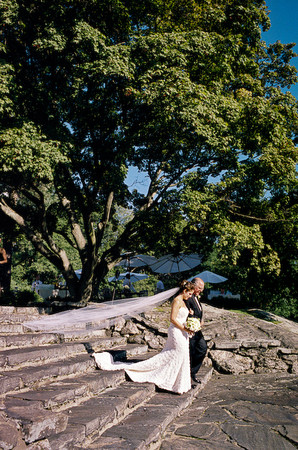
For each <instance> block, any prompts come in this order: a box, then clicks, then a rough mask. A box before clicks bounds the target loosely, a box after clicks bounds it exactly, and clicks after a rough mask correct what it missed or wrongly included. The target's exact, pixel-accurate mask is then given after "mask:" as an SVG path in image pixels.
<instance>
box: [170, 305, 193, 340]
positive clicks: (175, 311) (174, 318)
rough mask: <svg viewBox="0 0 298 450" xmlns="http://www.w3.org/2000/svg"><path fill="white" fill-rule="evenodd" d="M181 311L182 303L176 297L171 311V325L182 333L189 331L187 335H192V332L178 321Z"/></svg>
mask: <svg viewBox="0 0 298 450" xmlns="http://www.w3.org/2000/svg"><path fill="white" fill-rule="evenodd" d="M179 309H180V301H179V298H178V297H176V298H174V300H173V303H172V309H171V316H170V320H171V323H172V324H173V325H175V327H177V328H179V330H181V331H187V333H189V334H192V332H191V331H190V330H188V329H187V328H185V327H184V326H183V325H182V324H181V323H180V322H179V321H178V320H177V316H178V311H179Z"/></svg>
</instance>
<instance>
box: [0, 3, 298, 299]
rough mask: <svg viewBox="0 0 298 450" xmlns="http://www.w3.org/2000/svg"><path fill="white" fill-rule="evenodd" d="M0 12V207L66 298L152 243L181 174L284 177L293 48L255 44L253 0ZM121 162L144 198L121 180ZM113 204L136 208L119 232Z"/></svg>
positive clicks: (261, 12)
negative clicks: (135, 176) (64, 287)
mask: <svg viewBox="0 0 298 450" xmlns="http://www.w3.org/2000/svg"><path fill="white" fill-rule="evenodd" d="M0 12H1V23H2V26H1V28H2V29H1V37H0V40H1V41H0V42H1V84H0V86H1V87H0V89H1V94H2V97H1V101H0V114H1V130H0V131H1V136H0V140H1V141H0V142H1V144H0V145H1V155H0V172H1V202H0V208H1V210H2V212H3V213H5V214H6V215H7V216H9V217H10V218H11V219H12V220H13V221H14V222H15V223H16V224H17V226H18V227H19V229H20V230H21V231H22V232H23V233H25V235H26V236H27V238H28V239H29V240H30V241H31V242H32V244H33V245H34V246H35V248H36V249H37V250H38V251H39V252H40V253H41V254H42V255H44V256H45V257H46V258H47V259H48V260H49V261H50V262H51V263H53V264H54V265H55V266H56V267H57V268H58V269H59V271H61V273H63V275H64V277H65V278H66V281H67V283H68V286H69V289H70V292H71V295H72V296H73V297H74V298H75V299H76V300H83V301H88V300H89V299H90V297H91V295H92V290H94V289H95V288H96V286H97V283H98V281H99V280H100V279H102V278H103V277H104V276H105V275H106V273H107V272H108V270H109V269H110V268H112V267H113V265H114V264H115V263H116V262H117V261H118V260H119V259H120V255H121V252H122V250H123V249H130V250H134V249H138V248H139V246H140V245H141V244H142V245H143V246H144V247H143V248H146V245H149V243H152V245H153V246H154V242H152V235H150V233H149V232H148V230H150V228H151V229H152V228H154V227H155V228H156V226H157V223H158V222H157V221H158V220H159V217H160V218H161V220H162V219H164V217H165V209H166V207H167V204H168V199H169V192H171V189H173V187H174V186H176V185H177V183H178V182H179V181H180V179H181V177H182V175H183V174H185V173H186V172H188V171H196V172H197V173H198V177H199V179H200V188H201V189H203V188H204V186H205V185H206V184H207V183H208V177H209V175H213V176H217V175H220V174H222V173H226V171H230V170H231V169H233V172H234V173H235V174H236V176H237V173H238V172H239V173H240V174H243V172H246V171H248V173H249V171H250V167H251V162H252V161H254V162H255V161H256V160H258V161H259V164H256V166H257V167H259V169H258V170H259V172H258V171H257V172H256V173H257V176H258V177H260V178H261V179H262V180H266V182H267V183H268V189H270V188H271V187H272V186H274V189H275V187H276V186H277V185H278V183H279V182H280V180H281V178H283V177H286V178H287V180H288V182H289V183H292V182H293V177H294V171H295V163H294V144H293V142H292V137H293V133H294V132H295V127H296V126H297V117H296V116H295V114H296V109H295V104H294V99H293V97H291V96H290V95H285V94H282V93H281V92H280V87H284V86H289V85H291V84H292V83H293V82H295V81H296V76H295V70H294V69H293V68H292V67H291V66H290V59H291V57H292V56H293V51H292V47H293V45H291V44H289V45H283V44H279V43H277V44H276V46H271V47H270V48H268V49H267V48H266V47H265V45H264V43H263V42H262V41H261V29H268V27H269V19H268V16H267V12H266V6H265V3H264V2H263V1H261V0H255V1H252V0H246V1H243V0H225V1H220V2H219V1H216V0H201V1H195V0H185V1H181V0H179V1H178V0H171V1H170V0H167V1H162V2H161V1H159V0H147V1H143V2H134V1H125V0H90V1H88V2H82V1H78V0H69V1H65V0H64V1H62V0H57V1H55V2H53V1H49V0H36V1H33V2H32V1H30V2H29V1H22V2H21V1H17V0H5V1H3V2H2V3H1V6H0ZM243 155H244V156H245V157H246V158H247V160H248V162H247V165H244V164H241V163H240V159H241V158H243ZM240 157H241V158H240ZM239 158H240V159H239ZM130 165H133V166H135V167H137V168H138V169H140V170H142V171H145V172H146V173H147V174H148V179H149V181H150V183H149V187H148V192H147V194H146V195H140V194H138V193H137V192H134V193H133V194H131V193H130V192H129V190H128V189H127V186H126V184H125V177H126V174H127V169H128V167H129V166H130ZM256 166H254V167H256ZM239 176H240V175H239ZM120 206H124V207H130V208H132V210H133V214H132V215H131V217H130V220H128V221H127V222H126V223H125V224H124V226H122V227H121V228H118V223H119V220H118V219H119V215H118V214H117V211H118V207H120ZM65 219H67V220H65ZM145 223H146V225H147V227H146V229H144V224H145ZM66 224H67V226H66ZM107 234H108V236H109V239H108V243H107ZM141 241H142V242H141ZM63 242H67V245H68V246H71V247H72V248H74V249H75V250H76V252H77V253H78V255H79V258H80V261H81V265H82V276H81V279H80V280H78V279H77V277H76V276H75V273H74V267H73V265H72V260H71V258H70V256H69V254H68V253H67V251H66V248H67V246H65V245H63ZM152 248H153V247H152Z"/></svg>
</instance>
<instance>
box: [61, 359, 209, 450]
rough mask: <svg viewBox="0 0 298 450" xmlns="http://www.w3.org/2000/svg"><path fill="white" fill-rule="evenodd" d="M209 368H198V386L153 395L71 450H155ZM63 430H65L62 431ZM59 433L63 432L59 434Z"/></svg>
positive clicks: (205, 379)
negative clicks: (117, 421)
mask: <svg viewBox="0 0 298 450" xmlns="http://www.w3.org/2000/svg"><path fill="white" fill-rule="evenodd" d="M212 371H213V369H212V368H206V367H202V368H201V369H200V380H201V384H197V385H196V386H195V387H194V388H193V389H191V390H190V391H188V392H186V393H185V394H182V395H175V394H171V393H168V392H165V391H164V392H162V391H160V392H158V391H157V392H156V393H155V395H153V396H152V397H151V398H150V399H149V401H147V403H146V404H140V405H139V406H138V407H137V408H136V409H135V410H133V411H132V413H131V414H129V415H127V417H126V418H125V419H122V420H121V422H120V421H119V423H117V424H115V425H113V426H112V427H107V429H106V430H104V431H103V432H102V430H100V431H99V434H100V436H99V437H98V438H96V439H94V436H93V439H90V438H89V439H88V436H86V438H87V439H86V440H85V441H84V442H82V443H79V444H76V445H75V446H72V447H71V448H74V449H76V450H79V449H82V448H84V449H99V448H100V449H117V450H120V449H140V450H141V449H142V450H143V449H149V448H150V449H155V448H156V449H157V448H160V444H161V442H162V438H163V435H164V433H165V431H166V429H167V427H168V426H169V424H170V423H171V422H173V420H175V419H176V418H177V417H178V416H179V415H180V414H181V413H182V411H183V410H185V409H186V408H187V407H188V406H189V405H190V404H191V403H192V402H193V400H194V398H195V397H197V396H198V395H199V394H200V391H201V390H202V389H203V388H204V386H205V385H206V383H207V382H208V381H209V379H210V378H211V375H212ZM66 430H67V428H66ZM62 434H63V433H62Z"/></svg>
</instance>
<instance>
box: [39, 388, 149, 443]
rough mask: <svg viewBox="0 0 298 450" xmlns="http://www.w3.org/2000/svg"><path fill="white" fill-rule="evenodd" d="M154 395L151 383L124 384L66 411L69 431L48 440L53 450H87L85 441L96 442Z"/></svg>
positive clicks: (66, 430)
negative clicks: (109, 428)
mask: <svg viewBox="0 0 298 450" xmlns="http://www.w3.org/2000/svg"><path fill="white" fill-rule="evenodd" d="M154 394H155V386H154V385H153V384H151V383H131V382H124V383H123V384H121V385H120V386H119V387H116V388H114V389H109V390H107V391H105V392H104V393H102V394H101V395H99V396H97V397H94V398H91V399H89V400H88V401H86V402H84V403H82V404H81V405H79V406H78V407H75V408H71V409H70V410H68V411H67V410H66V411H64V413H66V414H67V416H68V424H67V427H66V429H65V430H64V431H62V432H60V433H56V434H55V435H52V436H50V437H49V438H48V442H49V444H50V448H51V449H52V450H63V449H70V448H75V446H78V448H80V449H82V448H84V449H85V448H86V447H85V441H93V440H94V439H95V438H96V437H97V436H98V435H99V433H102V432H103V431H104V430H106V429H107V428H108V427H110V426H112V425H113V424H116V423H117V424H118V423H119V422H120V421H123V420H124V419H125V417H126V416H127V415H129V414H130V413H131V412H132V411H134V410H135V408H138V407H139V406H140V405H144V404H146V402H148V401H149V400H150V398H151V397H152V396H153V395H154ZM97 448H100V447H97ZM113 448H114V449H117V447H113Z"/></svg>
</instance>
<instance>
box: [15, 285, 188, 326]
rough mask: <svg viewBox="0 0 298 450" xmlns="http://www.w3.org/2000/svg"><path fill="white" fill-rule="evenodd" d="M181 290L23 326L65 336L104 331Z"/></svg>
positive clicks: (98, 305)
mask: <svg viewBox="0 0 298 450" xmlns="http://www.w3.org/2000/svg"><path fill="white" fill-rule="evenodd" d="M178 290H179V288H173V289H169V290H167V291H164V292H160V293H159V294H156V295H152V296H149V297H134V298H126V299H120V300H114V301H109V302H103V303H92V304H91V305H88V306H86V307H84V308H81V309H75V310H69V311H63V312H60V313H57V314H52V315H49V316H46V317H42V318H41V319H39V320H34V321H30V322H25V323H23V326H24V327H26V329H27V330H28V331H46V332H58V333H59V332H60V333H61V332H63V331H69V330H84V329H88V328H94V329H101V328H108V327H109V326H111V325H113V324H114V323H115V321H116V320H117V318H118V317H124V318H128V317H131V316H133V315H134V314H139V313H141V312H145V311H148V310H149V309H152V308H154V307H155V306H158V305H160V304H162V303H163V302H165V301H166V300H168V299H170V298H171V297H172V296H173V295H175V294H176V293H177V292H178Z"/></svg>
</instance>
